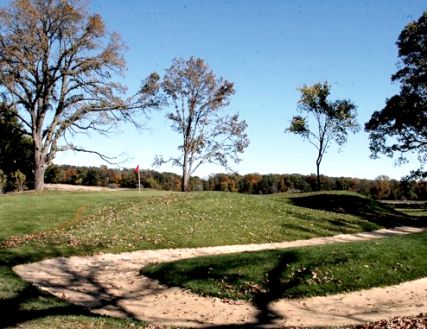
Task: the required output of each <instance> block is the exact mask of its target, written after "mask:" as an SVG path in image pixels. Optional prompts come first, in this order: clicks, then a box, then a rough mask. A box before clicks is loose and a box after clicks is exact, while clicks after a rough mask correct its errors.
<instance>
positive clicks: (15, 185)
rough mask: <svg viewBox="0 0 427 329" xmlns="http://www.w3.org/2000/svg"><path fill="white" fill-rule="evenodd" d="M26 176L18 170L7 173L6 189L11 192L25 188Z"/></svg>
mask: <svg viewBox="0 0 427 329" xmlns="http://www.w3.org/2000/svg"><path fill="white" fill-rule="evenodd" d="M26 178H27V177H26V176H25V174H24V173H22V172H21V171H20V170H17V171H14V172H13V173H11V174H10V175H9V181H8V190H9V191H13V192H22V191H23V190H24V189H25V187H26V186H25V180H26Z"/></svg>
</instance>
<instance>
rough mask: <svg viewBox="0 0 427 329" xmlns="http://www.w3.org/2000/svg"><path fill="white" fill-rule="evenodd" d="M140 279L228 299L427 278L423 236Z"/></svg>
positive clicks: (216, 260)
mask: <svg viewBox="0 0 427 329" xmlns="http://www.w3.org/2000/svg"><path fill="white" fill-rule="evenodd" d="M142 273H143V274H144V275H147V276H149V277H152V278H154V279H157V280H159V281H160V282H162V283H164V284H167V285H171V286H179V287H183V288H186V289H190V290H191V291H193V292H195V293H198V294H202V295H210V296H216V297H226V298H232V299H250V300H253V299H257V298H267V299H269V300H275V299H278V298H298V297H311V296H322V295H327V294H333V293H340V292H345V291H354V290H360V289H367V288H372V287H376V286H385V285H393V284H398V283H401V282H404V281H409V280H413V279H417V278H420V277H424V276H427V234H425V233H424V234H413V235H409V236H403V237H399V236H398V237H392V238H388V239H383V240H378V241H367V242H357V243H346V244H339V245H326V246H316V247H305V248H298V249H287V250H279V251H264V252H254V253H243V254H233V255H224V256H209V257H200V258H192V259H188V260H182V261H176V262H171V263H164V264H159V265H151V266H149V267H147V268H144V269H143V270H142Z"/></svg>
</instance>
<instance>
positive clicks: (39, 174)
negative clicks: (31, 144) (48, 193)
mask: <svg viewBox="0 0 427 329" xmlns="http://www.w3.org/2000/svg"><path fill="white" fill-rule="evenodd" d="M45 171H46V168H45V166H44V165H41V164H36V165H35V166H34V189H35V190H36V191H37V192H41V191H43V190H44V174H45Z"/></svg>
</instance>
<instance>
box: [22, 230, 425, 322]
mask: <svg viewBox="0 0 427 329" xmlns="http://www.w3.org/2000/svg"><path fill="white" fill-rule="evenodd" d="M426 231H427V228H412V227H399V228H395V229H383V230H379V231H375V232H370V233H360V234H346V235H337V236H333V237H325V238H313V239H309V240H299V241H292V242H282V243H272V244H257V245H236V246H221V247H209V248H193V249H162V250H143V251H136V252H130V253H122V254H101V255H95V256H88V257H71V258H55V259H48V260H45V261H42V262H38V263H33V264H27V265H19V266H16V267H15V268H14V270H15V272H16V273H18V274H19V275H20V276H21V277H22V278H24V279H25V280H27V281H30V282H31V283H33V284H34V285H36V286H38V287H39V288H41V289H43V290H46V291H48V292H50V293H52V294H53V295H55V296H58V297H60V298H64V299H66V300H68V301H70V302H72V303H75V304H78V305H83V306H85V307H88V308H90V310H91V311H92V312H94V313H98V314H105V315H111V316H117V317H133V318H136V319H140V320H146V321H149V322H152V323H155V324H159V325H175V326H188V327H211V328H214V327H216V326H227V325H230V327H232V325H236V327H239V326H241V325H244V324H246V325H248V326H254V325H260V324H261V326H262V327H278V326H282V325H283V326H285V325H289V326H291V325H292V326H298V325H299V326H321V325H334V326H337V325H345V324H354V323H361V322H366V321H374V320H378V319H383V318H391V317H393V316H395V315H415V314H418V313H420V312H427V278H423V279H420V280H415V281H411V282H407V283H403V284H401V285H397V286H391V287H386V288H375V289H370V290H366V291H357V292H353V293H346V294H339V295H333V296H326V297H315V298H307V299H299V300H285V299H283V300H279V301H275V302H271V303H265V304H262V303H259V304H258V305H256V306H254V305H252V304H250V303H247V302H230V301H227V300H221V299H219V298H207V297H200V296H197V295H194V294H192V293H190V292H188V291H184V290H182V289H179V288H168V287H165V286H162V285H160V284H159V283H158V282H157V281H155V280H152V279H149V278H147V277H144V276H141V275H139V270H140V269H141V268H142V267H143V266H145V265H147V264H150V263H153V262H167V261H172V260H177V259H183V258H191V257H196V256H203V255H216V254H226V253H235V252H243V251H256V250H265V249H281V248H291V247H300V246H308V245H320V244H329V243H344V242H351V241H360V240H368V239H378V238H383V237H386V236H391V235H402V234H410V233H416V232H426Z"/></svg>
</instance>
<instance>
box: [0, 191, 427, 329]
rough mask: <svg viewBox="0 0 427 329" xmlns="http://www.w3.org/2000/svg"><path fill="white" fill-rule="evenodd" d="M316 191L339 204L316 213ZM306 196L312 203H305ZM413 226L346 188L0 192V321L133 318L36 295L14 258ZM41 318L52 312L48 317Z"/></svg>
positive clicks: (39, 323)
mask: <svg viewBox="0 0 427 329" xmlns="http://www.w3.org/2000/svg"><path fill="white" fill-rule="evenodd" d="M319 196H320V197H321V198H324V197H325V196H326V197H327V199H328V200H329V201H330V202H331V204H334V202H333V200H334V199H336V200H337V202H341V203H345V204H341V205H339V204H338V203H335V205H336V206H337V208H336V210H335V209H320V210H318V209H315V208H321V207H318V205H316V202H314V201H315V200H312V198H313V197H314V198H315V199H316V198H317V197H319ZM316 200H317V199H316ZM331 200H332V201H331ZM307 201H310V202H311V203H312V204H313V205H314V206H313V207H308V205H306V204H305V203H307ZM297 204H299V205H300V206H297ZM352 204H357V205H358V206H357V208H354V207H351V205H352ZM349 205H350V206H349ZM329 210H335V211H329ZM377 218H380V219H381V220H376V219H377ZM411 223H415V224H421V221H418V222H413V221H412V220H411V218H410V217H408V216H405V215H403V214H402V213H399V212H395V211H393V210H392V209H390V208H387V207H383V206H380V205H378V204H376V203H373V202H372V201H370V200H369V199H366V198H363V197H361V196H359V195H356V194H350V193H341V194H337V193H326V194H325V193H322V194H302V195H298V196H296V195H287V194H278V195H265V196H256V195H243V194H237V193H219V192H218V193H216V192H202V193H187V194H183V193H172V192H158V191H143V193H141V194H140V195H139V194H138V192H135V191H117V192H90V193H89V192H85V193H83V192H81V193H69V192H49V193H43V194H31V193H25V194H15V195H7V196H1V197H0V243H1V249H0V306H1V307H2V313H3V311H4V314H8V316H7V317H2V318H0V328H5V327H8V326H11V327H13V326H16V325H17V324H20V325H23V327H24V328H49V325H50V324H52V323H56V325H55V327H64V328H67V327H70V328H110V327H111V328H115V327H127V326H131V325H132V326H134V325H135V324H134V323H132V324H131V322H129V321H119V320H115V319H107V318H99V317H94V316H92V315H89V314H88V313H87V312H86V311H84V310H82V309H80V308H76V307H73V306H71V305H69V304H67V303H65V302H62V301H59V300H57V299H55V298H53V297H50V296H48V295H46V294H43V293H40V292H39V291H37V290H36V289H34V288H32V287H31V286H29V285H28V284H26V283H25V282H23V281H22V280H21V279H20V278H18V277H17V276H16V275H15V274H14V273H13V271H12V267H13V266H15V265H18V264H22V263H27V262H33V261H37V260H41V259H44V258H48V257H55V256H61V255H64V256H69V255H74V254H90V253H95V252H120V251H131V250H137V249H153V248H171V247H201V246H215V245H230V244H247V243H263V242H274V241H289V240H296V239H304V238H310V237H315V236H329V235H334V234H339V233H355V232H361V231H368V230H374V229H378V228H381V227H382V226H396V225H401V224H411ZM420 226H421V225H420ZM47 316H54V317H53V318H49V319H50V320H47V318H46V317H47ZM27 320H28V321H30V320H31V321H30V322H26V321H27ZM52 321H53V322H52ZM136 325H137V326H139V325H141V326H142V325H143V324H140V323H138V324H136Z"/></svg>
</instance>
